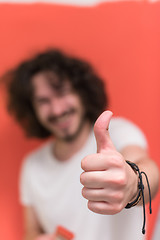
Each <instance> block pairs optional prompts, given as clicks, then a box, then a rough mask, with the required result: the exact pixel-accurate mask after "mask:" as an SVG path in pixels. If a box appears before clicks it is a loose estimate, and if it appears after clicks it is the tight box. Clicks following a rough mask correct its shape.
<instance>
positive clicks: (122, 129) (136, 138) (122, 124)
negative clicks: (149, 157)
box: [109, 117, 147, 150]
mask: <svg viewBox="0 0 160 240" xmlns="http://www.w3.org/2000/svg"><path fill="white" fill-rule="evenodd" d="M109 132H110V136H111V139H112V141H113V142H114V144H115V146H116V148H117V149H118V150H121V149H122V148H123V147H126V146H128V145H137V146H140V147H143V148H145V149H146V148H147V140H146V137H145V135H144V133H143V131H142V130H141V129H140V128H139V127H138V126H137V125H136V124H135V123H133V122H132V121H131V120H128V119H126V118H123V117H114V118H112V120H111V122H110V126H109Z"/></svg>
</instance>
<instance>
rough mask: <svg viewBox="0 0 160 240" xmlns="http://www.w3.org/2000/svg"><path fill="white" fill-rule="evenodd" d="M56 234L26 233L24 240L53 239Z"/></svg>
mask: <svg viewBox="0 0 160 240" xmlns="http://www.w3.org/2000/svg"><path fill="white" fill-rule="evenodd" d="M53 239H54V236H53V235H50V234H40V233H30V234H26V236H25V237H24V240H53Z"/></svg>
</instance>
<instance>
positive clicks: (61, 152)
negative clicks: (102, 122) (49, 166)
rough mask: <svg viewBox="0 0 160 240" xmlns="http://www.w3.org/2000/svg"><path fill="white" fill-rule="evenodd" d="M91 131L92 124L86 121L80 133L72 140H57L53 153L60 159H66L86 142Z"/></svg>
mask: <svg viewBox="0 0 160 240" xmlns="http://www.w3.org/2000/svg"><path fill="white" fill-rule="evenodd" d="M90 131H91V124H90V123H89V122H86V123H85V124H84V126H83V128H82V130H81V132H80V133H79V135H78V136H77V137H76V138H75V139H74V140H73V141H71V142H65V141H62V140H59V139H56V140H55V144H54V149H53V153H54V156H55V157H56V158H57V159H58V160H59V161H66V160H68V159H70V158H71V157H72V156H73V155H74V154H75V153H77V152H78V151H79V150H80V149H81V148H82V147H83V146H84V145H85V143H86V141H87V139H88V136H89V134H90Z"/></svg>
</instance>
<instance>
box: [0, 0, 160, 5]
mask: <svg viewBox="0 0 160 240" xmlns="http://www.w3.org/2000/svg"><path fill="white" fill-rule="evenodd" d="M141 1H142V2H143V1H146V0H0V3H37V2H39V3H42V2H43V3H56V4H64V5H78V6H93V5H97V4H99V3H103V2H141ZM148 1H149V2H157V1H159V0H148Z"/></svg>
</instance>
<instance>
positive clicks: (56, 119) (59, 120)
mask: <svg viewBox="0 0 160 240" xmlns="http://www.w3.org/2000/svg"><path fill="white" fill-rule="evenodd" d="M75 112H76V110H75V109H71V110H69V111H66V112H64V113H62V114H61V115H59V116H50V117H49V118H48V122H49V123H52V124H56V125H63V124H65V123H67V120H68V117H70V116H71V115H73V114H74V113H75Z"/></svg>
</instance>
